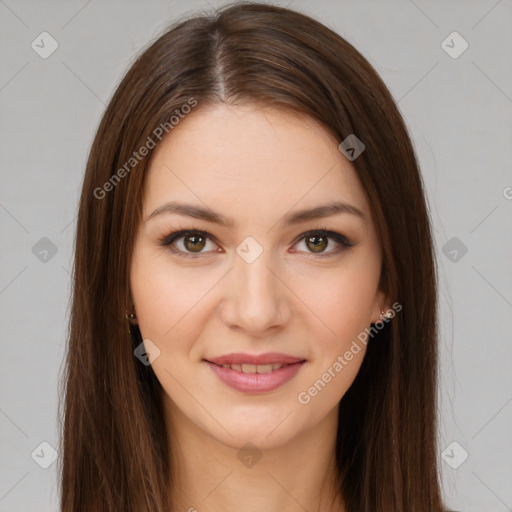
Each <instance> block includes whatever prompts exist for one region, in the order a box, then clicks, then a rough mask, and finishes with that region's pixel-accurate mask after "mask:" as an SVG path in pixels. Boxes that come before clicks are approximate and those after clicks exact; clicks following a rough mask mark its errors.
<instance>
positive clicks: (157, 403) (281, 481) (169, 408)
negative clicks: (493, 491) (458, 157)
mask: <svg viewBox="0 0 512 512" xmlns="http://www.w3.org/2000/svg"><path fill="white" fill-rule="evenodd" d="M75 250H76V256H75V264H74V276H75V286H74V294H73V304H72V312H71V322H70V334H69V345H68V354H67V361H66V364H67V366H66V373H65V375H64V378H63V385H64V386H65V398H64V402H63V424H62V447H61V450H62V453H63V457H62V461H61V468H60V470H61V493H62V502H61V509H62V511H63V512H68V511H69V512H71V511H76V510H80V511H81V512H86V511H95V512H98V511H103V510H104V511H107V510H109V511H117V510H119V511H123V512H126V511H131V510H133V511H143V510H144V511H161V512H164V511H165V512H167V511H177V510H189V511H193V510H198V511H217V510H222V511H230V510H235V509H236V510H240V509H242V510H244V511H253V510H254V511H256V510H257V511H262V510H264V511H269V512H271V511H277V510H279V511H292V510H293V511H295V510H308V511H317V510H322V511H343V512H348V511H358V512H370V511H372V512H390V511H393V512H405V511H412V510H414V511H421V512H434V511H435V512H439V511H441V510H444V506H443V504H442V499H441V492H440V488H439V481H438V480H439V477H438V465H437V447H436V426H437V423H436V414H437V405H436V385H437V302H436V267H435V260H434V253H433V243H432V234H431V228H430V223H429V216H428V210H427V205H426V200H425V197H424V191H423V184H422V180H421V175H420V172H419V169H418V164H417V161H416V158H415V154H414V151H413V148H412V144H411V142H410V139H409V136H408V134H407V131H406V128H405V126H404V122H403V120H402V118H401V116H400V114H399V112H398V110H397V108H396V106H395V104H394V101H393V99H392V97H391V95H390V93H389V92H388V90H387V88H386V86H385V85H384V84H383V82H382V81H381V79H380V78H379V77H378V75H377V73H376V72H375V71H374V70H373V69H372V67H371V66H370V64H369V63H368V62H367V61H366V60H365V59H364V58H363V57H362V56H361V55H360V54H359V53H358V52H357V51H356V50H355V49H354V48H353V47H352V46H351V45H350V44H349V43H347V42H346V41H345V40H344V39H342V38H341V37H340V36H339V35H337V34H335V33H334V32H332V31H331V30H329V29H328V28H326V27H325V26H323V25H321V24H320V23H318V22H316V21H314V20H313V19H311V18H309V17H306V16H304V15H302V14H299V13H297V12H294V11H291V10H288V9H284V8H279V7H274V6H268V5H261V4H242V5H235V6H231V7H227V8H224V9H222V10H220V11H219V12H218V13H216V15H215V16H200V17H195V18H191V19H189V20H187V21H183V22H181V23H179V24H177V25H175V26H173V27H171V28H170V29H169V30H167V31H166V32H165V33H164V34H163V35H162V36H161V37H160V38H158V39H157V40H156V41H155V42H154V43H152V44H151V45H150V46H149V47H148V48H147V49H146V50H145V51H144V53H142V55H140V56H139V58H138V59H137V60H136V61H135V63H134V64H133V65H132V66H131V68H130V70H129V71H128V73H127V74H126V76H125V77H124V79H123V80H122V82H121V84H120V85H119V87H118V89H117V91H116V92H115V94H114V96H113V98H112V100H111V102H110V104H109V105H108V107H107V110H106V112H105V114H104V117H103V119H102V121H101V124H100V127H99V129H98V132H97V134H96V138H95V140H94V142H93V145H92V149H91V152H90V156H89V160H88V163H87V169H86V173H85V179H84V182H83V188H82V195H81V200H80V209H79V216H78V227H77V236H76V247H75Z"/></svg>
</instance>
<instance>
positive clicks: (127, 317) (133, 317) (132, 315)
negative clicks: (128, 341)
mask: <svg viewBox="0 0 512 512" xmlns="http://www.w3.org/2000/svg"><path fill="white" fill-rule="evenodd" d="M134 309H135V308H134ZM124 316H125V318H126V320H127V321H128V333H127V334H131V330H130V327H131V326H133V325H134V324H133V323H132V322H131V320H135V319H136V318H137V316H136V315H135V313H130V314H128V311H126V314H125V315H124Z"/></svg>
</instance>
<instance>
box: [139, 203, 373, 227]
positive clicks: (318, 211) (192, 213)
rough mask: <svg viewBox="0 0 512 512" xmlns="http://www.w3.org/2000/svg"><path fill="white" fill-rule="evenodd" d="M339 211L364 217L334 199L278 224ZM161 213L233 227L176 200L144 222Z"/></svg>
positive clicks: (221, 218) (220, 217)
mask: <svg viewBox="0 0 512 512" xmlns="http://www.w3.org/2000/svg"><path fill="white" fill-rule="evenodd" d="M341 213H348V214H351V215H355V216H357V217H360V218H361V219H363V220H364V219H365V218H366V217H365V215H364V213H363V212H362V211H361V210H360V209H359V208H357V207H356V206H353V205H351V204H348V203H343V202H340V201H334V202H331V203H328V204H325V205H320V206H316V207H315V208H310V209H304V210H295V211H293V212H289V213H287V214H286V215H284V217H283V218H282V219H281V221H280V222H279V224H280V225H281V226H283V227H285V226H291V225H295V224H300V223H302V222H307V221H310V220H316V219H323V218H325V217H330V216H332V215H337V214H341ZM162 214H177V215H183V216H185V217H192V218H194V219H201V220H204V221H207V222H212V223H214V224H219V225H220V226H224V227H227V228H229V229H232V228H234V227H235V222H234V221H233V220H232V219H229V218H227V217H224V216H223V215H221V214H220V213H217V212H215V211H213V210H211V209H209V208H204V207H202V206H199V205H193V204H186V203H180V202H178V201H171V202H169V203H166V204H164V205H162V206H160V207H159V208H157V209H156V210H155V211H154V212H153V213H152V214H151V215H149V216H148V218H147V219H146V220H145V221H144V222H148V221H149V220H150V219H153V218H155V217H157V216H159V215H162Z"/></svg>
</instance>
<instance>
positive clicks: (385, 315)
mask: <svg viewBox="0 0 512 512" xmlns="http://www.w3.org/2000/svg"><path fill="white" fill-rule="evenodd" d="M380 316H381V317H382V318H385V321H389V320H391V319H392V318H393V316H394V315H393V313H392V312H391V311H386V312H384V310H382V311H381V312H380Z"/></svg>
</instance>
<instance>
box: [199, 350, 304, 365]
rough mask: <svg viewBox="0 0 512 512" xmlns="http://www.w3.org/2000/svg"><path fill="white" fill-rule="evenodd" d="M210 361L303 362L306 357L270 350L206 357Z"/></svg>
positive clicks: (224, 362)
mask: <svg viewBox="0 0 512 512" xmlns="http://www.w3.org/2000/svg"><path fill="white" fill-rule="evenodd" d="M206 361H209V362H210V363H214V364H217V365H223V364H255V365H263V364H293V363H301V362H303V361H305V359H303V358H301V357H295V356H290V355H287V354H278V353H275V352H268V353H266V354H259V355H252V354H243V353H234V354H226V355H223V356H220V357H213V358H209V359H206Z"/></svg>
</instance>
